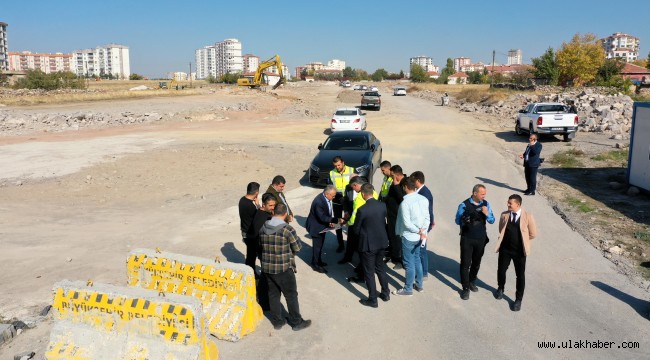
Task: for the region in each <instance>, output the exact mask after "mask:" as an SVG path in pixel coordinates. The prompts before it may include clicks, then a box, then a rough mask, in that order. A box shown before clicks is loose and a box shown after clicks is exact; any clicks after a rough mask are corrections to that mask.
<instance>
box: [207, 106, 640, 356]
mask: <svg viewBox="0 0 650 360" xmlns="http://www.w3.org/2000/svg"><path fill="white" fill-rule="evenodd" d="M382 101H383V104H382V110H381V112H372V111H368V123H369V125H368V130H370V131H373V132H375V133H376V134H377V136H378V137H379V138H380V139H381V141H382V144H383V148H384V159H387V160H390V161H391V162H392V163H393V164H400V165H401V166H402V167H403V168H404V170H405V172H407V173H410V172H412V171H415V170H421V171H423V172H424V174H425V175H426V185H427V186H429V187H430V189H431V191H432V193H433V196H434V212H435V218H436V226H435V228H434V230H433V231H432V235H431V237H432V240H430V243H429V248H428V256H429V266H430V268H429V269H428V273H429V274H430V275H431V276H429V280H427V281H426V282H425V284H424V287H425V291H424V292H423V293H416V294H415V295H414V296H413V297H410V298H398V297H397V296H392V298H391V300H390V302H388V303H383V302H380V304H379V305H380V306H379V308H378V309H371V308H367V307H363V306H361V305H360V304H359V303H358V300H359V299H361V298H365V297H366V296H367V291H366V289H365V286H363V285H357V284H349V283H347V282H346V280H345V278H346V277H347V276H349V275H350V274H351V271H352V270H351V267H350V266H349V265H337V264H336V261H337V260H339V258H340V257H341V256H340V254H337V253H335V252H334V249H335V247H336V240H335V237H334V235H333V234H332V235H329V236H328V238H327V240H326V244H325V251H326V255H325V258H324V260H325V261H326V262H327V263H329V264H330V265H329V266H328V268H329V270H330V271H329V273H328V274H326V275H323V274H318V273H315V272H313V271H312V270H311V269H310V268H309V266H308V262H309V259H310V256H311V246H310V245H311V240H310V239H308V238H306V237H304V235H305V234H306V232H305V230H304V228H303V227H302V226H303V225H304V220H305V218H306V216H307V213H308V211H309V204H310V202H311V200H312V198H313V197H314V196H315V195H316V194H317V193H318V192H319V191H320V190H318V189H313V188H310V187H301V188H298V189H295V190H292V191H290V192H289V193H288V194H287V197H288V199H289V201H290V204H291V205H292V207H293V209H294V212H295V213H296V214H297V217H296V218H297V224H296V223H294V225H295V226H296V227H297V230H298V233H299V234H300V235H301V236H302V237H303V240H304V241H305V244H306V245H305V246H304V247H303V250H302V251H301V253H300V258H301V259H302V260H299V261H298V268H299V270H298V274H297V278H298V290H299V300H300V306H301V312H302V314H303V317H304V318H306V319H312V320H313V325H312V326H311V327H310V328H309V329H307V330H303V331H300V332H292V331H291V329H290V328H288V327H285V328H284V329H282V330H280V331H275V330H273V328H272V326H271V325H270V323H269V322H268V320H266V319H265V320H264V322H263V323H262V324H261V326H260V328H259V329H258V331H256V332H255V333H253V334H250V335H248V336H246V338H244V339H242V340H241V341H239V342H238V343H236V344H232V343H226V342H219V343H218V346H219V349H220V353H221V356H222V358H224V359H233V358H241V359H249V358H258V357H263V358H266V359H298V358H302V359H343V358H357V359H370V358H378V359H389V358H392V359H423V358H431V359H446V358H458V359H466V358H475V359H484V358H485V359H488V358H490V359H491V358H508V359H514V358H534V359H557V358H559V359H564V358H566V359H569V358H570V359H575V358H585V359H586V358H589V359H611V358H616V359H648V358H650V321H648V319H647V318H646V317H644V315H647V312H648V310H649V308H650V304H649V302H648V293H647V292H645V291H643V290H641V289H639V288H637V287H635V286H634V285H632V284H631V283H630V282H629V281H628V280H627V278H626V277H625V276H623V275H621V274H619V273H617V271H616V269H615V267H614V266H613V264H612V263H611V262H610V261H608V260H606V259H605V258H604V257H602V256H601V254H600V253H599V252H598V251H597V250H596V249H594V248H593V247H592V246H591V245H590V244H589V243H588V242H587V241H586V240H585V239H584V238H582V237H581V236H580V235H579V234H577V233H575V232H574V231H572V230H571V229H570V228H569V227H568V226H567V225H566V224H565V223H564V221H563V220H562V219H561V218H560V216H558V215H557V214H556V213H555V212H554V211H553V209H552V208H551V206H549V204H548V203H547V201H546V200H545V199H544V198H543V197H541V196H535V197H524V202H523V207H524V208H525V209H526V210H527V211H530V212H532V213H533V214H534V216H535V217H536V220H537V223H538V226H539V233H540V234H539V237H538V238H537V239H535V240H534V241H533V245H532V253H531V255H530V256H529V257H528V259H527V269H526V277H527V279H526V283H527V284H526V285H527V286H526V294H525V297H524V301H523V306H522V310H521V311H520V312H513V311H511V310H510V305H511V303H512V302H513V301H514V297H515V296H514V291H515V289H514V287H515V286H514V283H515V275H514V268H513V267H512V266H511V267H510V269H509V271H508V279H507V284H506V297H505V299H504V300H500V301H499V300H495V299H494V297H493V296H492V291H493V290H495V288H496V285H497V281H496V270H497V254H496V253H495V252H494V243H495V240H496V238H497V224H496V223H495V224H494V225H489V226H488V235H489V237H490V239H492V241H491V242H490V243H489V244H488V245H487V247H486V253H485V256H484V257H483V262H482V265H481V271H480V272H479V281H478V287H479V292H477V293H472V294H471V297H470V299H469V300H468V301H463V300H461V299H460V296H459V290H460V285H459V269H458V268H459V256H460V250H459V236H458V227H457V226H456V225H455V224H454V215H455V212H456V209H457V206H458V204H459V203H460V202H461V201H463V200H464V199H466V198H467V197H469V195H470V193H471V189H472V186H473V185H474V184H476V183H483V184H485V185H486V186H487V191H488V192H487V200H488V201H489V202H490V203H491V204H492V207H493V210H494V213H495V217H498V215H499V213H500V212H502V211H504V210H506V201H507V198H508V196H509V195H510V194H513V193H518V192H519V190H520V189H523V188H525V181H524V179H523V170H522V169H520V167H519V166H517V165H516V164H515V162H514V159H512V158H505V157H504V156H503V155H502V154H501V153H500V152H498V151H496V150H495V147H494V146H493V144H494V143H495V142H496V141H500V140H499V139H497V138H496V137H495V136H494V135H493V133H492V132H491V131H489V129H487V127H486V128H482V127H481V126H480V125H478V126H477V125H476V124H475V121H470V120H471V119H470V118H469V117H466V116H464V115H463V114H458V113H457V112H456V111H455V110H452V109H449V108H443V107H440V106H437V105H436V104H434V103H431V102H428V101H425V100H420V99H416V98H413V97H409V96H406V97H392V96H389V95H385V96H384V97H383V98H382ZM522 141H523V140H522ZM523 147H525V143H524V142H522V149H523ZM306 166H308V164H305V167H306ZM375 179H376V180H375V183H376V184H377V183H379V179H380V174H379V172H378V173H377V174H376V175H375ZM223 216H232V217H233V218H232V225H231V226H228V227H223V228H221V230H222V231H224V232H226V233H230V232H232V233H233V234H235V233H236V231H237V229H236V226H235V225H234V224H237V223H238V220H237V217H236V216H237V213H236V209H234V208H230V209H228V210H227V211H226V212H225V213H224V214H223ZM238 246H239V245H238ZM388 273H389V275H390V277H391V280H390V286H391V290H393V289H396V288H399V287H401V286H402V285H403V280H404V277H403V276H404V273H403V270H398V271H395V270H392V269H390V270H389V271H388ZM542 342H544V343H547V344H554V345H555V347H556V348H555V349H547V348H540V344H541V343H542ZM612 342H613V343H612ZM569 343H570V344H569ZM604 343H608V344H609V349H607V348H603V346H604ZM590 346H591V347H599V348H590ZM625 346H632V347H635V348H632V349H629V348H624V347H625ZM561 347H569V348H561Z"/></svg>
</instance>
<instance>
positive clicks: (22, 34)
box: [0, 0, 650, 77]
mask: <svg viewBox="0 0 650 360" xmlns="http://www.w3.org/2000/svg"><path fill="white" fill-rule="evenodd" d="M221 3H222V1H208V0H206V1H196V0H186V1H171V0H158V1H150V0H130V1H125V0H110V1H96V0H89V1H78V0H57V1H45V0H29V4H30V6H29V9H26V7H25V2H24V1H8V0H6V1H5V0H3V4H2V5H1V6H0V21H2V22H5V23H8V24H9V27H8V29H7V30H8V39H9V51H24V50H29V51H32V52H64V53H69V52H72V51H73V50H76V49H84V48H94V47H96V46H99V45H105V44H108V43H117V44H122V45H127V46H129V48H130V56H131V58H130V60H131V71H132V72H136V73H139V74H143V75H146V76H150V77H161V76H164V75H165V74H166V73H167V72H170V71H188V70H189V63H190V62H192V67H193V68H194V51H195V50H196V49H198V48H201V47H203V46H205V45H211V44H214V43H215V42H218V41H222V40H224V39H226V38H237V39H239V40H240V41H241V42H242V47H243V52H244V53H252V54H255V55H258V56H260V57H261V58H263V59H266V58H270V57H271V56H273V55H275V54H279V55H280V56H281V58H282V60H283V61H284V62H285V63H286V64H287V65H288V66H289V69H290V71H291V72H292V73H293V68H294V67H296V66H300V65H303V64H305V63H307V62H310V61H320V62H323V63H327V61H328V60H331V59H334V58H336V59H341V60H345V61H346V63H347V65H348V66H351V67H353V68H362V69H364V70H367V71H369V72H373V71H374V70H376V69H378V68H385V69H386V70H388V71H389V72H399V71H400V70H404V71H408V63H409V58H410V57H413V56H419V55H426V56H430V57H432V58H433V61H434V63H435V64H436V65H439V66H441V67H442V66H444V64H445V62H446V59H447V58H454V57H461V56H463V57H469V58H471V59H472V62H478V61H482V62H484V63H490V62H491V61H492V50H495V51H496V53H497V56H496V61H497V62H498V63H505V62H506V54H507V52H508V50H509V49H515V48H518V49H521V50H522V52H523V57H524V62H525V63H530V59H531V58H532V57H537V56H540V55H541V54H542V53H543V52H544V51H545V50H546V49H547V48H548V47H549V46H550V47H553V48H556V49H557V48H559V47H560V46H561V45H562V42H568V41H570V40H571V38H572V37H573V35H574V34H576V33H581V34H582V33H588V32H591V33H594V34H596V35H598V36H599V37H604V36H607V35H610V34H612V33H614V32H624V33H628V34H631V35H634V36H637V37H639V38H640V39H641V51H640V56H641V57H644V58H645V57H647V56H648V52H650V26H649V25H648V21H647V18H648V14H650V1H647V0H646V1H628V2H624V3H623V2H617V1H602V0H594V1H590V2H585V1H573V0H564V1H556V0H547V1H544V2H528V1H525V0H520V1H511V0H503V1H499V0H495V1H474V0H465V1H446V2H438V1H417V0H414V1H384V0H376V1H370V2H366V1H363V2H362V1H349V0H348V1H338V0H330V1H322V2H321V1H319V2H315V1H295V2H294V1H289V2H288V1H275V2H274V1H264V2H261V1H255V0H252V1H247V2H231V3H234V5H227V4H221ZM619 5H620V6H621V7H620V8H617V6H619Z"/></svg>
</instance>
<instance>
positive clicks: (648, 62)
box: [645, 52, 650, 70]
mask: <svg viewBox="0 0 650 360" xmlns="http://www.w3.org/2000/svg"><path fill="white" fill-rule="evenodd" d="M645 67H646V69H648V70H650V52H649V53H648V57H647V58H646V59H645Z"/></svg>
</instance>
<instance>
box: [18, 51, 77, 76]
mask: <svg viewBox="0 0 650 360" xmlns="http://www.w3.org/2000/svg"><path fill="white" fill-rule="evenodd" d="M72 69H73V68H72V54H64V53H60V52H59V53H56V54H38V53H32V52H30V51H22V52H10V53H9V70H10V71H27V70H41V71H43V72H44V73H46V74H49V73H55V72H59V71H72Z"/></svg>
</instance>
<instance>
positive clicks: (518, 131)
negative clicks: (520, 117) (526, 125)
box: [515, 121, 524, 136]
mask: <svg viewBox="0 0 650 360" xmlns="http://www.w3.org/2000/svg"><path fill="white" fill-rule="evenodd" d="M515 133H517V135H519V136H522V135H523V134H524V132H523V131H521V126H519V121H517V122H516V123H515Z"/></svg>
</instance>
